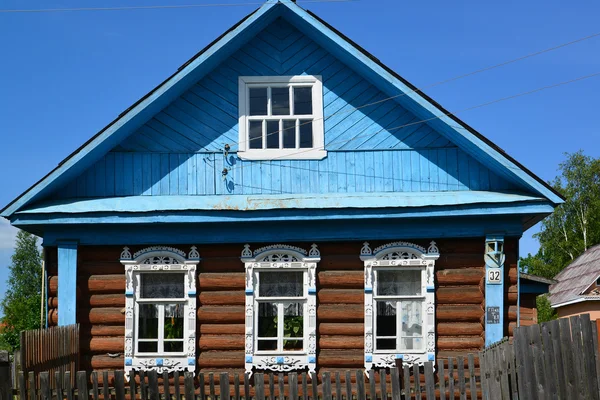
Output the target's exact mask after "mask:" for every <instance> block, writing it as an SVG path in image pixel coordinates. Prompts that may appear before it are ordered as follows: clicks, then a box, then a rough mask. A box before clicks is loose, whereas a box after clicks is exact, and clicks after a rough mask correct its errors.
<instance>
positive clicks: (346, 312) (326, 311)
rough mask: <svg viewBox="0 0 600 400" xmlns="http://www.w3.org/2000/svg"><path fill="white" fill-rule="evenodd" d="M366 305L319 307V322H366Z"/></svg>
mask: <svg viewBox="0 0 600 400" xmlns="http://www.w3.org/2000/svg"><path fill="white" fill-rule="evenodd" d="M364 308H365V307H364V305H362V304H339V305H327V304H325V305H319V307H318V308H317V320H318V321H321V322H359V323H362V322H364Z"/></svg>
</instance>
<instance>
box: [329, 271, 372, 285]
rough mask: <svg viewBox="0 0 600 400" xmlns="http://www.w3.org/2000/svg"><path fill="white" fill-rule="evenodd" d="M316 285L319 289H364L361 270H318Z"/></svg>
mask: <svg viewBox="0 0 600 400" xmlns="http://www.w3.org/2000/svg"><path fill="white" fill-rule="evenodd" d="M318 278H319V281H318V283H317V284H318V287H319V288H321V289H364V286H365V275H364V272H363V271H320V272H319V273H318Z"/></svg>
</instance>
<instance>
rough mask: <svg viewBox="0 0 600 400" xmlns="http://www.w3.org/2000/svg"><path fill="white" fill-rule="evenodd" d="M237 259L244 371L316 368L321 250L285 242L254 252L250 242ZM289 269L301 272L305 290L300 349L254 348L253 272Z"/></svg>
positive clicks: (312, 369) (254, 285) (249, 372)
mask: <svg viewBox="0 0 600 400" xmlns="http://www.w3.org/2000/svg"><path fill="white" fill-rule="evenodd" d="M241 260H242V262H243V263H244V265H245V271H246V290H245V292H246V320H245V321H246V322H245V326H246V332H245V368H246V372H247V373H248V374H252V372H253V369H254V368H255V369H257V370H271V371H279V372H283V371H293V370H302V369H305V368H308V370H309V372H315V371H316V364H317V288H316V280H317V276H316V274H317V263H318V262H319V261H321V254H320V252H319V250H318V248H317V245H316V244H313V245H312V246H311V249H310V250H309V251H306V250H304V249H301V248H299V247H294V246H288V245H283V244H279V245H272V246H266V247H261V248H259V249H257V250H255V251H254V252H252V251H251V250H250V245H248V244H247V245H245V246H244V249H243V250H242V255H241ZM272 269H292V270H296V271H302V272H303V273H304V277H305V279H304V282H305V284H307V285H308V288H305V292H304V293H305V294H306V313H305V316H306V318H305V319H304V338H303V339H304V351H303V352H301V353H297V352H269V353H266V352H264V351H261V352H258V351H257V349H256V335H255V332H256V323H257V321H256V316H257V312H258V310H257V307H256V291H257V289H258V288H257V285H256V276H257V275H256V274H257V273H258V272H259V271H261V270H272Z"/></svg>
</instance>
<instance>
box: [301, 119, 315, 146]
mask: <svg viewBox="0 0 600 400" xmlns="http://www.w3.org/2000/svg"><path fill="white" fill-rule="evenodd" d="M311 147H313V129H312V120H310V119H301V120H300V148H301V149H310V148H311Z"/></svg>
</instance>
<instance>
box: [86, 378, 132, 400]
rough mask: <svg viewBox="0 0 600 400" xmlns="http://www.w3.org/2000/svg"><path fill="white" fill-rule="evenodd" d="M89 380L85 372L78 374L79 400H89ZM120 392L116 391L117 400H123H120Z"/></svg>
mask: <svg viewBox="0 0 600 400" xmlns="http://www.w3.org/2000/svg"><path fill="white" fill-rule="evenodd" d="M87 384H88V379H87V374H86V372H85V371H79V372H77V399H78V400H88V397H89V393H88V385H87ZM119 393H120V392H119V390H118V389H117V390H116V395H117V396H116V398H117V400H122V399H120V398H119Z"/></svg>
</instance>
